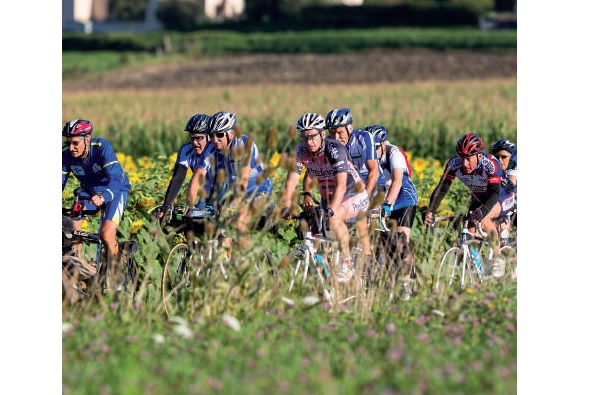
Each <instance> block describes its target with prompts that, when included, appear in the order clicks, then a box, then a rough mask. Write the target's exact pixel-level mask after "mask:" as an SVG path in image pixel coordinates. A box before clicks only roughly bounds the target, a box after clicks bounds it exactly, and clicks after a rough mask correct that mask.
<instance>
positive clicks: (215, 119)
mask: <svg viewBox="0 0 597 395" xmlns="http://www.w3.org/2000/svg"><path fill="white" fill-rule="evenodd" d="M235 126H236V114H233V113H231V112H227V111H220V112H217V113H215V114H214V115H212V116H211V119H210V120H209V128H208V133H209V134H214V133H220V132H227V131H229V130H231V129H233V128H234V127H235Z"/></svg>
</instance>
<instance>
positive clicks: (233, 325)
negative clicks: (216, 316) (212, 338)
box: [222, 314, 240, 332]
mask: <svg viewBox="0 0 597 395" xmlns="http://www.w3.org/2000/svg"><path fill="white" fill-rule="evenodd" d="M222 322H224V325H226V326H227V327H229V328H230V329H232V330H233V331H235V332H238V331H240V322H238V320H237V319H236V318H235V317H233V316H231V315H227V314H224V315H223V316H222Z"/></svg>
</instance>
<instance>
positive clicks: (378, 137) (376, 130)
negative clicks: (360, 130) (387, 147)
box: [365, 125, 388, 144]
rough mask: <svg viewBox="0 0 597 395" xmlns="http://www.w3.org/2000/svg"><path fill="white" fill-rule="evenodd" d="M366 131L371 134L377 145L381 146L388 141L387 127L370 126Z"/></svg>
mask: <svg viewBox="0 0 597 395" xmlns="http://www.w3.org/2000/svg"><path fill="white" fill-rule="evenodd" d="M365 130H366V131H368V132H369V133H371V135H372V136H373V140H374V141H375V144H380V143H383V142H384V141H386V137H387V135H388V131H387V130H386V128H385V126H381V125H369V126H367V127H366V128H365Z"/></svg>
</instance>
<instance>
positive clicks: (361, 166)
mask: <svg viewBox="0 0 597 395" xmlns="http://www.w3.org/2000/svg"><path fill="white" fill-rule="evenodd" d="M346 148H347V149H348V152H349V154H350V160H351V162H352V163H353V165H354V166H355V168H356V169H357V171H358V172H359V174H360V175H361V179H362V180H363V181H367V177H368V176H369V170H368V169H367V166H366V165H365V162H366V161H368V160H371V159H375V160H377V152H376V151H375V141H374V140H373V136H372V135H371V133H369V132H367V131H366V130H362V129H356V130H353V131H352V134H351V135H350V138H349V139H348V143H347V144H346ZM380 173H381V169H380Z"/></svg>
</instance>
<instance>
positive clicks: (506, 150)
mask: <svg viewBox="0 0 597 395" xmlns="http://www.w3.org/2000/svg"><path fill="white" fill-rule="evenodd" d="M516 151H517V150H516V145H515V144H514V143H512V142H511V141H510V140H508V139H499V140H498V141H496V142H495V143H493V145H492V146H491V153H492V154H493V156H495V157H496V158H497V160H498V161H499V162H500V165H501V167H502V172H503V178H504V181H502V183H504V187H505V188H506V190H508V188H512V186H510V185H509V184H510V183H509V182H507V180H510V181H511V182H512V184H513V187H514V190H515V188H516V178H517V171H516V168H517V163H516Z"/></svg>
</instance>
